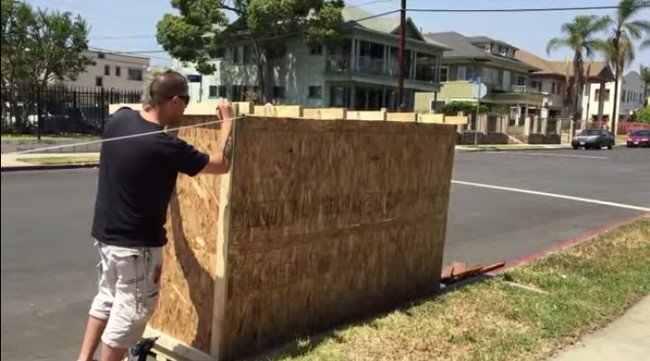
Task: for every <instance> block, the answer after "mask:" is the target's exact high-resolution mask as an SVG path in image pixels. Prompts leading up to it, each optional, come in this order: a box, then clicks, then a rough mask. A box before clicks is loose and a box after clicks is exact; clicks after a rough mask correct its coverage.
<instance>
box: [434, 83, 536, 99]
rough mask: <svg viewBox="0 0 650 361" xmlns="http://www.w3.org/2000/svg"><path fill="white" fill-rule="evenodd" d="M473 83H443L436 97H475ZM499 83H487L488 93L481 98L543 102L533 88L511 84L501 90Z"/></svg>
mask: <svg viewBox="0 0 650 361" xmlns="http://www.w3.org/2000/svg"><path fill="white" fill-rule="evenodd" d="M474 87H475V85H474V84H472V83H470V82H468V81H452V82H447V83H445V84H444V85H443V87H442V89H441V91H440V94H439V96H438V99H443V100H447V101H454V100H468V99H475V98H474V97H475V96H474ZM502 89H504V87H502V85H501V84H488V94H487V95H486V96H485V97H484V98H483V99H482V100H481V101H482V102H487V103H497V104H517V103H520V104H529V105H539V104H542V103H543V102H544V97H545V96H544V94H542V93H539V92H537V90H536V89H535V88H531V87H527V86H526V85H511V86H510V87H505V89H507V90H506V91H504V90H502Z"/></svg>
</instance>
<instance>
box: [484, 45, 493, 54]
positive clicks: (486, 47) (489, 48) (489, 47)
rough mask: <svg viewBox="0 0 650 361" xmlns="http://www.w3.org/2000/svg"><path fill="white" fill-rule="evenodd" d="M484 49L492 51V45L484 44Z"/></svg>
mask: <svg viewBox="0 0 650 361" xmlns="http://www.w3.org/2000/svg"><path fill="white" fill-rule="evenodd" d="M485 51H487V52H488V53H489V52H490V51H492V47H491V46H490V44H485Z"/></svg>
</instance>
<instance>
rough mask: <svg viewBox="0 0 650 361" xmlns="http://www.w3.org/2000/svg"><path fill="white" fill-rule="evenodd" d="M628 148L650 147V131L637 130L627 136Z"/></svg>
mask: <svg viewBox="0 0 650 361" xmlns="http://www.w3.org/2000/svg"><path fill="white" fill-rule="evenodd" d="M627 146H628V147H650V129H641V130H635V131H633V132H632V134H630V135H628V136H627Z"/></svg>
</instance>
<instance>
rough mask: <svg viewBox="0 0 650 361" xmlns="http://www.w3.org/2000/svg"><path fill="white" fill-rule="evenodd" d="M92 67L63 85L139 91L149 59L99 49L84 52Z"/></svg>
mask: <svg viewBox="0 0 650 361" xmlns="http://www.w3.org/2000/svg"><path fill="white" fill-rule="evenodd" d="M85 55H86V56H88V57H90V58H91V59H92V61H93V62H94V65H88V67H87V68H86V70H85V71H84V72H82V73H80V74H79V75H78V76H77V79H76V80H72V81H71V80H67V81H65V82H64V84H66V85H69V86H72V87H86V88H102V87H103V88H104V89H111V88H112V89H119V90H137V91H141V90H142V88H143V86H144V79H145V77H146V74H147V69H148V68H149V58H146V57H142V56H136V55H131V54H121V53H117V52H110V51H105V50H101V49H90V50H88V51H86V52H85Z"/></svg>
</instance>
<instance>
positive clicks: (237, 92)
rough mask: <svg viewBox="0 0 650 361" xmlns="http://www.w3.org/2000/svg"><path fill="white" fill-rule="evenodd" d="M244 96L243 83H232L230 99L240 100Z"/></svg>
mask: <svg viewBox="0 0 650 361" xmlns="http://www.w3.org/2000/svg"><path fill="white" fill-rule="evenodd" d="M243 96H244V86H243V85H233V86H232V99H233V100H235V101H240V100H242V98H243Z"/></svg>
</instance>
